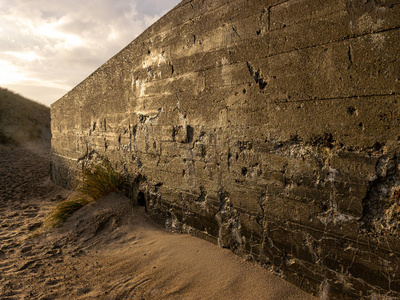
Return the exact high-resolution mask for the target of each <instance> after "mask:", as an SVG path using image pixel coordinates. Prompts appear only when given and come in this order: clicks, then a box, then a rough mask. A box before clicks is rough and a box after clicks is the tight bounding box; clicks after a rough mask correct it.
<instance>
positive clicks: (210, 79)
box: [51, 0, 400, 299]
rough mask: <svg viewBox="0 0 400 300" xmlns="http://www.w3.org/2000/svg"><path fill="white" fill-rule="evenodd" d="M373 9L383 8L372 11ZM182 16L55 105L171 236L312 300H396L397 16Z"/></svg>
mask: <svg viewBox="0 0 400 300" xmlns="http://www.w3.org/2000/svg"><path fill="white" fill-rule="evenodd" d="M378 2H379V1H378ZM378 2H376V1H375V2H374V1H372V2H371V1H369V2H365V1H358V0H354V1H353V0H337V1H331V2H328V1H314V0H301V1H297V0H288V1H281V0H279V1H275V0H274V1H272V0H271V1H251V3H250V2H248V1H247V0H230V1H225V0H218V1H200V0H191V1H188V0H184V1H182V2H181V3H180V4H179V5H178V6H177V7H176V8H175V9H173V10H172V11H171V12H169V13H168V14H167V15H166V16H164V17H163V18H161V19H160V20H159V21H157V22H156V23H155V24H154V25H152V26H151V27H149V28H148V29H147V30H146V31H145V32H144V33H143V34H142V35H141V36H140V37H138V38H137V39H136V40H135V41H133V42H132V43H131V44H129V45H128V46H127V47H126V48H125V49H123V50H122V51H121V52H120V53H118V54H117V55H116V56H115V57H113V58H112V59H111V60H110V61H108V62H107V63H106V64H104V65H103V66H102V67H100V68H99V69H98V70H97V71H95V72H94V73H93V74H92V75H91V76H89V77H88V78H87V79H86V80H85V81H83V82H82V83H81V84H79V85H78V86H77V87H76V88H74V89H73V90H72V91H71V92H69V93H68V94H67V95H65V96H64V97H63V98H61V99H60V100H59V101H58V102H56V103H55V104H53V105H52V109H51V113H52V134H53V138H52V179H53V180H54V181H55V182H57V183H59V184H61V185H63V186H73V185H74V184H76V182H77V181H78V180H79V176H78V174H79V170H80V169H81V168H82V166H84V165H85V164H91V163H95V162H96V160H98V159H100V158H102V157H106V158H108V159H109V160H110V161H111V162H113V163H114V164H115V165H117V167H118V170H119V171H120V172H121V173H123V174H124V175H125V176H126V177H127V178H130V179H131V183H132V184H131V187H130V188H128V194H129V196H130V197H131V198H132V199H133V201H134V202H136V203H145V205H146V209H147V212H148V213H149V214H150V215H151V216H152V218H153V219H154V220H156V221H157V222H159V223H160V224H163V225H164V226H165V227H167V228H169V229H171V230H174V231H177V232H185V233H190V234H193V235H196V236H198V237H201V238H203V239H206V240H209V241H211V242H214V243H216V244H219V245H220V246H221V247H226V248H229V249H231V250H232V251H234V252H235V253H237V254H238V255H241V256H242V257H244V258H246V259H248V260H253V261H255V262H257V263H259V264H261V265H263V266H264V267H265V268H268V269H269V270H271V271H272V272H274V273H275V274H277V275H279V276H282V277H284V278H285V279H287V280H288V281H290V282H293V283H295V284H296V285H298V286H300V287H301V288H303V289H304V290H306V291H308V292H310V293H313V294H315V295H319V297H320V298H321V299H359V298H366V299H396V298H399V297H400V279H399V278H400V270H399V268H398V266H399V265H400V243H399V242H398V238H399V230H400V229H399V226H400V221H398V220H399V216H400V204H399V201H400V192H399V191H400V160H399V152H400V142H399V141H400V126H399V124H400V110H399V105H398V103H399V100H400V98H399V95H400V93H399V90H400V80H399V78H400V73H399V70H400V62H399V59H398V49H399V48H400V38H399V36H400V30H399V29H400V19H399V18H398V15H399V13H400V5H398V3H397V2H396V1H386V2H385V3H383V2H382V3H380V2H379V3H378Z"/></svg>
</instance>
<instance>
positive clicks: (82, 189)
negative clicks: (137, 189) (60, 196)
mask: <svg viewBox="0 0 400 300" xmlns="http://www.w3.org/2000/svg"><path fill="white" fill-rule="evenodd" d="M121 181H122V180H121V176H120V175H119V174H118V173H117V172H116V171H115V170H114V168H113V167H112V165H111V163H110V162H109V161H108V160H104V161H103V162H102V163H101V164H99V165H95V166H93V167H91V168H85V169H84V170H83V172H82V182H81V183H80V184H79V185H78V187H77V188H76V189H75V192H74V193H73V194H72V195H71V196H70V197H69V198H68V200H67V201H65V202H62V203H60V204H59V205H58V206H57V208H56V209H55V211H54V212H53V213H52V214H50V216H49V218H48V221H49V224H50V226H53V227H57V226H60V225H62V224H63V223H64V222H65V221H66V220H67V219H68V217H69V216H70V215H72V214H73V213H74V212H75V211H77V210H78V209H80V208H82V207H83V206H85V205H87V204H89V203H91V202H93V201H95V200H97V199H99V198H101V197H103V196H106V195H108V194H109V193H111V192H117V191H119V189H120V186H121Z"/></svg>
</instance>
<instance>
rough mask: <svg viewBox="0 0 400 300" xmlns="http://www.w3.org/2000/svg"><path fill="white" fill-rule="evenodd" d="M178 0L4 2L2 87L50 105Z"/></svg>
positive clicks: (0, 52)
mask: <svg viewBox="0 0 400 300" xmlns="http://www.w3.org/2000/svg"><path fill="white" fill-rule="evenodd" d="M179 2H180V0H147V1H139V0H130V1H129V0H86V1H81V0H69V1H64V0H35V1H32V0H0V11H1V13H0V87H8V88H10V89H13V90H14V91H15V92H17V93H22V94H23V95H24V96H26V97H29V98H32V99H34V100H37V101H40V102H42V103H45V104H47V105H49V104H50V103H52V102H54V101H55V100H57V99H58V98H60V97H61V96H62V95H64V94H65V93H66V92H68V90H70V89H71V88H73V87H74V86H75V85H76V84H78V83H79V82H80V81H82V80H83V79H84V78H86V77H87V76H88V75H90V73H91V72H93V71H94V70H95V69H97V68H98V67H99V66H100V65H102V64H103V63H104V62H105V61H107V60H108V59H109V58H110V57H112V56H113V55H115V54H116V53H117V52H118V51H119V50H121V49H122V48H123V47H125V46H126V45H127V44H128V43H129V42H131V41H132V40H133V39H134V38H135V37H137V36H138V35H139V34H140V33H141V32H142V31H143V30H144V29H146V28H147V27H148V26H150V25H151V24H152V23H153V22H155V21H156V20H157V19H158V18H160V17H161V16H162V15H163V14H164V13H166V12H167V11H168V10H170V9H171V8H172V7H173V6H175V5H176V4H178V3H179Z"/></svg>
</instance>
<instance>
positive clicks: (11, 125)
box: [0, 88, 51, 145]
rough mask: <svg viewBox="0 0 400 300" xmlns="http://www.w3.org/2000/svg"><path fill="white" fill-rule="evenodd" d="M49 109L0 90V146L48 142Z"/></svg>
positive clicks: (49, 135)
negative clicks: (40, 141)
mask: <svg viewBox="0 0 400 300" xmlns="http://www.w3.org/2000/svg"><path fill="white" fill-rule="evenodd" d="M50 137H51V134H50V108H49V107H46V106H44V105H42V104H39V103H37V102H34V101H32V100H29V99H26V98H24V97H22V96H20V95H18V94H15V93H13V92H11V91H9V90H7V89H4V88H0V144H3V145H7V144H9V145H21V144H24V143H26V142H31V141H38V140H44V141H47V142H49V141H50Z"/></svg>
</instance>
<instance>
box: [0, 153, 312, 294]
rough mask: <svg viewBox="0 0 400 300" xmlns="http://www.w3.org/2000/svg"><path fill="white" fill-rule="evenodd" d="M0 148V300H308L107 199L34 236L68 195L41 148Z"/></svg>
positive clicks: (118, 199)
mask: <svg viewBox="0 0 400 300" xmlns="http://www.w3.org/2000/svg"><path fill="white" fill-rule="evenodd" d="M34 150H35V151H34V152H32V151H29V150H27V149H22V148H18V149H14V150H10V149H4V148H3V149H0V299H2V300H5V299H277V300H278V299H279V300H281V299H302V300H304V299H314V298H313V297H311V296H310V295H308V294H306V293H304V292H303V291H301V290H299V289H298V288H296V287H294V286H293V285H291V284H289V283H287V282H285V281H284V280H283V279H281V278H279V277H276V276H274V275H272V274H271V273H269V272H268V271H267V270H264V269H262V268H260V267H258V266H255V265H253V264H251V263H249V262H246V261H244V260H243V259H242V258H240V257H238V256H236V255H234V254H233V253H231V252H230V251H229V250H226V249H221V248H219V247H218V246H216V245H213V244H211V243H209V242H206V241H203V240H200V239H198V238H195V237H192V236H189V235H181V234H173V233H170V232H167V231H165V230H164V229H163V228H161V227H159V226H157V225H156V224H155V223H153V222H152V221H151V220H150V219H149V218H148V217H147V215H146V214H145V213H144V211H143V209H142V208H140V207H136V208H132V207H131V206H130V205H129V200H128V199H127V198H125V197H124V196H122V195H117V194H110V195H109V196H107V197H104V198H102V199H100V200H99V201H97V202H96V203H95V204H93V205H90V206H88V207H85V208H83V209H81V210H80V211H78V212H77V213H75V214H74V215H73V216H72V217H71V218H70V220H69V221H68V222H67V223H66V224H65V225H64V226H63V227H61V228H59V229H55V230H52V231H49V232H46V233H43V234H41V235H38V236H35V234H34V233H35V230H36V229H37V228H39V227H40V225H41V224H42V222H43V221H44V218H45V217H46V215H47V214H48V213H49V212H50V211H51V210H52V209H53V208H54V207H55V206H56V205H57V203H59V202H60V201H63V200H64V199H66V197H68V195H69V193H70V192H69V191H67V190H64V189H62V188H60V187H58V186H56V185H54V184H53V183H52V182H51V181H50V179H49V162H48V155H47V153H46V151H47V150H48V148H47V149H46V148H41V149H39V148H37V147H36V148H34Z"/></svg>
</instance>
